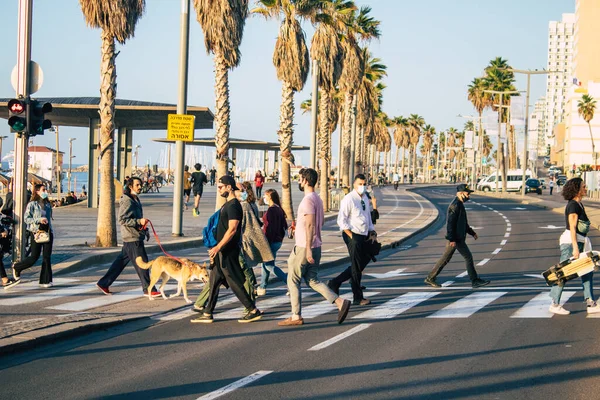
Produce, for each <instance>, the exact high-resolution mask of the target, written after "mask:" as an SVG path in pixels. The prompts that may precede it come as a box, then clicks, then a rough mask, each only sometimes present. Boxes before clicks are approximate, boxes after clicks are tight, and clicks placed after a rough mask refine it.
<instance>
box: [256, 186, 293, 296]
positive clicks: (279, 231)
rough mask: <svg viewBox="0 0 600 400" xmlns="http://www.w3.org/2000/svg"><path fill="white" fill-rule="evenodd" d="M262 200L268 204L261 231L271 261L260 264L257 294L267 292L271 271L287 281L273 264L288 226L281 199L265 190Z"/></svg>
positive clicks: (285, 275)
mask: <svg viewBox="0 0 600 400" xmlns="http://www.w3.org/2000/svg"><path fill="white" fill-rule="evenodd" d="M263 201H264V202H265V203H266V204H268V205H269V209H268V210H267V212H266V213H265V214H264V215H263V232H264V233H265V236H266V237H267V240H268V241H269V246H270V247H271V252H272V253H273V261H269V262H265V263H263V265H262V271H261V275H262V278H261V281H260V287H259V288H258V290H257V291H256V293H257V294H258V295H259V296H264V295H265V294H267V285H268V284H269V275H270V274H271V272H272V273H274V274H275V275H276V276H277V277H278V278H279V279H281V280H282V281H283V282H287V274H286V273H285V272H283V271H282V270H281V268H279V267H277V266H276V265H275V258H277V252H278V251H279V249H280V248H281V245H282V244H283V238H284V237H285V232H286V230H287V228H288V225H287V221H286V215H285V212H284V211H283V209H282V208H281V201H280V200H279V194H278V193H277V191H276V190H274V189H269V190H267V191H266V192H265V196H264V198H263Z"/></svg>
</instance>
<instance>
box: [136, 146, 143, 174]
mask: <svg viewBox="0 0 600 400" xmlns="http://www.w3.org/2000/svg"><path fill="white" fill-rule="evenodd" d="M140 147H142V146H140V145H139V144H138V145H137V146H135V169H136V170H137V169H138V156H139V152H138V149H139V148H140Z"/></svg>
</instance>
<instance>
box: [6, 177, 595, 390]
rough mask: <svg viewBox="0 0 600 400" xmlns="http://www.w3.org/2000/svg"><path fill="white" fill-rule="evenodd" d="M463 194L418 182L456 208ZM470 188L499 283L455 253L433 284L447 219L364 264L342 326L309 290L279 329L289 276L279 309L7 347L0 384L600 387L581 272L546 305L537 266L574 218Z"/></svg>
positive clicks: (552, 256)
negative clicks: (475, 277)
mask: <svg viewBox="0 0 600 400" xmlns="http://www.w3.org/2000/svg"><path fill="white" fill-rule="evenodd" d="M452 191H453V190H452V189H451V188H448V187H443V188H439V189H422V190H420V191H419V192H420V193H421V194H422V195H424V196H426V197H427V198H429V199H430V200H431V201H433V202H434V203H435V204H436V205H437V206H438V207H439V208H440V209H442V210H444V211H445V209H446V207H447V205H448V204H449V202H450V201H451V200H452V196H453V193H452ZM473 200H474V201H473V202H470V203H468V204H467V209H468V213H469V222H470V224H471V226H473V227H475V228H476V231H477V232H478V234H479V236H480V238H479V240H477V241H473V240H472V239H470V240H469V246H470V247H471V250H472V252H473V256H474V259H475V263H476V264H479V266H478V267H477V269H478V272H479V273H480V275H481V276H482V277H484V278H487V279H491V280H492V283H491V285H490V286H487V287H486V288H484V289H479V290H473V289H471V287H470V284H469V281H468V278H466V277H464V275H463V272H464V262H463V261H462V258H461V257H460V255H458V254H456V255H455V257H454V259H453V260H452V262H451V263H450V264H448V265H447V267H446V268H445V270H444V271H443V273H442V274H441V276H440V277H439V278H438V279H439V281H440V282H444V284H445V285H446V286H445V287H444V288H441V289H433V288H430V287H427V286H425V285H424V284H423V279H424V277H425V275H426V274H427V272H428V271H429V270H430V269H431V267H432V266H433V264H434V263H435V261H436V260H437V258H438V257H439V256H440V255H441V253H442V251H443V248H444V244H445V243H444V239H443V236H444V234H445V226H444V220H443V219H444V218H441V219H440V221H439V222H438V223H436V224H435V225H434V226H433V227H432V228H431V229H430V230H429V231H428V232H427V233H423V234H421V235H420V236H417V237H415V238H414V239H413V240H411V241H409V242H407V243H405V244H404V245H403V247H400V248H398V249H394V250H391V251H388V252H387V253H386V254H383V255H382V256H381V257H380V259H379V261H378V262H377V263H375V264H372V265H370V266H369V267H368V268H367V270H365V272H366V273H367V274H373V275H365V277H364V280H363V283H364V284H365V285H366V286H367V292H368V293H371V294H370V298H371V299H372V300H373V303H372V304H371V305H369V306H366V307H358V306H356V307H353V308H352V309H351V311H350V314H349V317H348V319H347V321H346V322H345V323H344V324H342V325H338V324H337V323H336V322H335V311H334V310H333V309H332V308H327V307H324V306H323V305H322V304H320V303H321V302H322V300H323V299H321V298H320V297H319V295H318V294H312V295H310V294H309V295H308V296H307V297H306V299H305V301H304V304H303V305H304V316H305V318H306V324H305V325H304V326H301V327H295V328H281V327H278V326H277V324H276V322H277V321H278V320H280V318H281V317H285V315H286V314H287V313H288V312H289V303H288V302H286V301H285V300H283V301H281V300H280V299H281V298H283V297H285V288H284V287H282V286H281V285H279V286H273V288H274V289H273V290H271V291H270V293H269V295H268V296H267V297H266V298H261V301H260V302H259V307H261V308H263V309H265V310H266V311H267V313H266V315H265V317H264V318H263V320H262V321H259V322H257V323H253V324H238V323H237V322H235V321H234V320H228V319H224V316H229V317H230V318H232V317H235V316H236V315H237V311H233V312H232V311H230V310H231V309H232V308H237V307H238V305H237V304H235V303H232V304H229V305H227V306H223V307H221V309H222V310H223V312H225V313H227V314H222V315H221V318H220V316H219V314H217V313H216V314H215V323H214V324H212V325H200V326H199V325H193V324H190V323H189V318H183V319H173V320H162V321H156V320H154V321H149V320H145V321H138V322H134V323H130V324H124V325H121V326H119V327H116V328H113V329H109V330H106V331H102V332H96V333H94V334H90V335H85V336H82V337H79V338H77V339H71V340H69V341H65V342H58V343H55V344H53V345H51V346H47V347H43V348H36V349H32V350H31V351H29V352H25V353H21V354H16V355H12V356H7V357H3V358H0V368H1V371H0V376H1V377H2V378H1V379H2V382H3V383H4V385H3V389H2V395H1V397H2V398H27V399H37V398H44V399H49V398H57V399H58V398H60V399H71V398H73V399H81V398H105V399H106V398H108V399H117V398H144V399H154V398H183V399H197V398H216V396H217V394H223V396H222V397H221V398H227V399H282V398H285V399H332V398H361V399H363V398H373V399H379V398H389V399H430V398H431V399H463V398H472V399H517V398H518V399H555V398H571V399H579V398H581V399H583V398H586V399H587V398H595V396H596V393H597V392H598V389H599V387H598V386H599V383H598V379H597V378H596V377H597V376H598V375H599V374H600V368H599V367H598V365H599V364H598V361H600V357H599V356H598V354H600V345H599V344H598V340H597V339H596V338H597V332H598V324H599V322H596V320H595V318H586V312H585V306H584V304H583V297H582V293H581V290H580V289H579V287H578V284H577V282H576V281H572V282H571V283H570V284H569V285H568V286H567V290H566V291H565V295H564V296H563V299H566V298H567V297H568V302H567V305H566V308H567V309H570V310H572V311H573V313H572V314H571V315H570V316H566V317H561V316H553V317H552V316H551V315H548V314H547V306H548V305H549V299H548V297H547V294H548V288H547V286H546V285H545V283H544V281H543V280H542V279H541V277H540V276H539V274H540V273H541V272H542V271H543V270H545V269H547V268H548V267H549V266H550V265H552V264H554V263H556V262H557V261H558V258H559V251H558V236H559V235H560V233H561V229H553V228H550V226H556V227H562V226H563V224H564V217H563V216H561V215H559V214H554V213H552V212H550V211H547V210H542V209H537V208H534V207H532V206H528V205H522V204H520V203H515V202H510V201H508V200H502V199H493V198H485V197H477V196H473ZM598 236H599V235H598V233H597V232H594V233H593V234H592V242H597V241H598V240H597V239H598ZM486 260H487V261H486ZM337 271H339V269H338V270H328V271H326V274H323V275H325V276H331V275H334V274H335V273H337ZM325 279H326V278H325ZM325 279H324V280H325ZM277 288H280V290H276V289H277ZM345 289H346V290H349V287H348V286H346V287H345ZM307 293H312V292H310V291H307ZM596 293H597V292H596ZM569 296H570V297H569ZM261 304H262V305H261ZM269 304H270V305H272V307H269V306H268V305H269ZM309 316H311V317H313V318H308V317H309ZM339 335H342V336H339ZM334 338H337V339H339V340H337V341H335V340H332V339H334ZM218 391H221V392H218ZM203 396H206V397H203Z"/></svg>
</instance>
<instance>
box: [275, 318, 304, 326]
mask: <svg viewBox="0 0 600 400" xmlns="http://www.w3.org/2000/svg"><path fill="white" fill-rule="evenodd" d="M277 325H279V326H298V325H304V318H302V317H300V318H299V319H292V317H290V318H287V319H284V320H283V321H279V322H278V323H277Z"/></svg>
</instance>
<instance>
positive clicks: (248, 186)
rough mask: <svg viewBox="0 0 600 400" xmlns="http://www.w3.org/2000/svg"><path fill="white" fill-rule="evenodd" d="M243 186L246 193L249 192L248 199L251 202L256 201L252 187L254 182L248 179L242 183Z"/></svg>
mask: <svg viewBox="0 0 600 400" xmlns="http://www.w3.org/2000/svg"><path fill="white" fill-rule="evenodd" d="M242 187H243V188H244V190H245V191H246V193H248V198H247V199H246V201H247V202H248V203H250V204H253V203H256V195H255V194H254V190H253V189H252V183H250V182H247V181H246V182H244V183H242Z"/></svg>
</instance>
